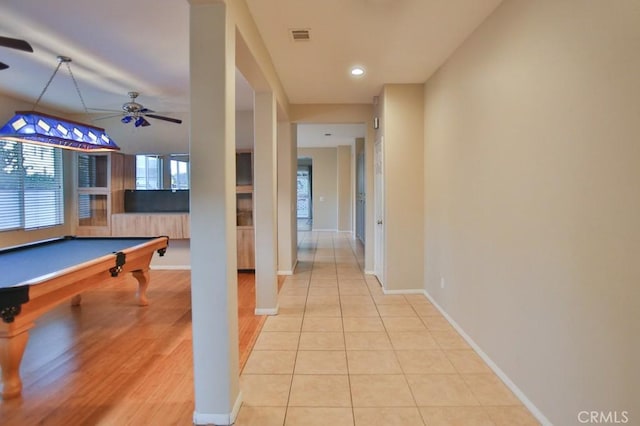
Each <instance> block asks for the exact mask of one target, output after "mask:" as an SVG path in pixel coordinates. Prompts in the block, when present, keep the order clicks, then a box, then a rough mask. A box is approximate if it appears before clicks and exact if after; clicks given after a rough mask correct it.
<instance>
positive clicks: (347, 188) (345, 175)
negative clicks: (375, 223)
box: [337, 145, 354, 232]
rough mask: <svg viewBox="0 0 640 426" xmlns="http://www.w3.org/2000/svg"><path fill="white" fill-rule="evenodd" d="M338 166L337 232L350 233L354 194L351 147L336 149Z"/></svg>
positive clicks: (345, 146) (343, 146) (344, 146)
mask: <svg viewBox="0 0 640 426" xmlns="http://www.w3.org/2000/svg"><path fill="white" fill-rule="evenodd" d="M337 155H338V158H337V161H338V163H337V166H338V231H343V232H351V230H352V229H353V227H352V224H351V218H352V216H353V214H352V210H353V209H352V206H353V205H352V202H353V201H352V200H353V194H354V191H353V190H354V188H353V185H354V182H352V173H351V169H352V167H351V163H352V158H351V157H352V156H351V146H349V145H342V146H339V147H337Z"/></svg>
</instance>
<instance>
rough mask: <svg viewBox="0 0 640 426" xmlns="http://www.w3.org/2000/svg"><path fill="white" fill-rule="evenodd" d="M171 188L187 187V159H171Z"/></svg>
mask: <svg viewBox="0 0 640 426" xmlns="http://www.w3.org/2000/svg"><path fill="white" fill-rule="evenodd" d="M170 164H171V189H189V160H188V159H186V160H171V163H170Z"/></svg>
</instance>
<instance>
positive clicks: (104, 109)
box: [87, 108, 124, 114]
mask: <svg viewBox="0 0 640 426" xmlns="http://www.w3.org/2000/svg"><path fill="white" fill-rule="evenodd" d="M87 110H89V111H100V112H105V111H106V112H119V113H120V114H124V111H122V110H119V109H106V108H87Z"/></svg>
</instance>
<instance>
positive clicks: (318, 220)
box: [298, 148, 338, 231]
mask: <svg viewBox="0 0 640 426" xmlns="http://www.w3.org/2000/svg"><path fill="white" fill-rule="evenodd" d="M298 158H311V160H312V166H313V169H312V173H313V174H312V177H311V178H312V186H311V202H312V206H313V229H314V230H322V231H335V230H337V229H338V153H337V149H336V148H298Z"/></svg>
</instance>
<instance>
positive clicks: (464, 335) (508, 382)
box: [422, 290, 553, 426]
mask: <svg viewBox="0 0 640 426" xmlns="http://www.w3.org/2000/svg"><path fill="white" fill-rule="evenodd" d="M422 293H423V294H424V295H425V296H426V297H427V299H429V301H430V302H431V303H432V304H433V306H435V307H436V308H437V309H438V310H439V311H440V313H441V314H442V315H443V316H444V317H445V318H446V319H447V321H449V323H450V324H451V325H452V326H453V328H455V329H456V331H457V332H458V333H459V334H460V336H462V338H463V339H464V340H465V341H466V342H467V343H468V344H469V346H471V347H472V348H473V350H474V351H475V352H476V353H477V354H478V356H480V358H482V360H483V361H484V362H486V363H487V365H488V366H489V368H491V369H492V370H493V372H494V373H496V375H497V376H498V377H499V378H500V380H502V381H503V382H504V384H505V385H506V386H507V387H508V388H509V389H510V390H511V392H513V394H514V395H515V396H516V397H517V398H518V399H519V400H520V401H521V402H522V403H523V404H524V406H525V407H527V409H529V411H531V414H533V416H534V417H535V418H536V419H538V421H539V422H540V423H541V424H542V425H543V426H553V424H552V423H551V422H550V421H549V419H547V417H546V416H545V415H544V414H542V411H540V410H539V409H538V407H536V406H535V405H534V404H533V402H531V400H530V399H529V398H527V396H526V395H525V394H524V392H522V391H521V390H520V388H518V386H516V384H515V383H513V381H512V380H511V379H510V378H509V376H507V375H506V374H505V372H504V371H502V370H501V369H500V367H498V365H497V364H496V363H495V362H493V360H492V359H491V358H489V355H487V354H486V353H485V352H484V351H483V350H482V349H481V348H480V346H478V345H477V344H476V342H474V341H473V339H472V338H471V336H469V335H468V334H467V333H465V331H464V330H463V329H462V327H460V326H459V325H458V323H456V322H455V321H454V320H453V318H451V317H450V316H449V314H447V312H446V311H445V310H444V309H442V307H441V306H440V305H438V303H437V302H436V301H435V299H434V298H433V297H431V295H430V294H429V293H428V292H427V290H423V291H422Z"/></svg>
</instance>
